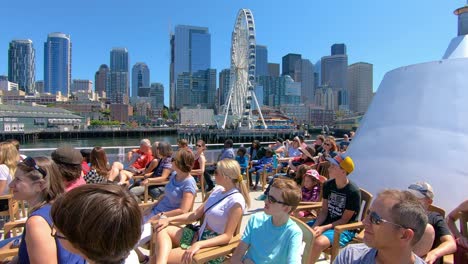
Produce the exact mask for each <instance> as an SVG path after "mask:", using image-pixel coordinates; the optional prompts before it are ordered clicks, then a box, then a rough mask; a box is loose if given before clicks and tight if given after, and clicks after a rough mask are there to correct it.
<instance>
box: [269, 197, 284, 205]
mask: <svg viewBox="0 0 468 264" xmlns="http://www.w3.org/2000/svg"><path fill="white" fill-rule="evenodd" d="M267 199H268V202H270V203H272V204H275V203H278V204H283V205H289V204H287V203H285V202H280V201H278V200H276V198H275V197H273V196H271V195H268V196H267Z"/></svg>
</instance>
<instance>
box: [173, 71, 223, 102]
mask: <svg viewBox="0 0 468 264" xmlns="http://www.w3.org/2000/svg"><path fill="white" fill-rule="evenodd" d="M176 86H177V93H176V98H177V102H176V108H177V109H181V108H182V107H196V106H197V105H201V106H202V107H204V108H212V109H214V102H215V95H216V70H214V69H208V70H204V71H196V72H193V73H188V72H184V73H181V74H179V75H178V77H177V83H176Z"/></svg>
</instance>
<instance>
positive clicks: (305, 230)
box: [291, 216, 315, 264]
mask: <svg viewBox="0 0 468 264" xmlns="http://www.w3.org/2000/svg"><path fill="white" fill-rule="evenodd" d="M291 219H292V220H293V221H294V222H295V223H296V224H297V226H299V228H300V229H301V231H302V242H303V248H302V262H301V263H303V264H308V263H310V261H309V256H310V249H311V248H312V245H313V244H314V239H315V237H314V232H313V230H312V228H310V226H308V225H307V224H306V223H304V222H303V221H301V220H299V219H297V218H296V217H294V216H291Z"/></svg>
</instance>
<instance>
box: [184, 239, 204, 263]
mask: <svg viewBox="0 0 468 264" xmlns="http://www.w3.org/2000/svg"><path fill="white" fill-rule="evenodd" d="M198 250H200V244H198V242H195V243H193V244H192V245H191V246H190V247H189V248H187V250H185V252H184V255H182V263H192V258H193V255H195V253H197V251H198Z"/></svg>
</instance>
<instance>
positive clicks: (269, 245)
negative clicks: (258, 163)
mask: <svg viewBox="0 0 468 264" xmlns="http://www.w3.org/2000/svg"><path fill="white" fill-rule="evenodd" d="M300 201H301V190H300V189H299V186H298V185H297V184H296V183H295V182H294V181H292V180H289V179H281V178H278V179H275V181H274V182H273V185H272V187H271V189H270V193H269V194H268V196H267V199H266V201H265V212H264V213H257V214H254V215H252V217H251V218H250V219H249V222H248V223H247V226H246V228H245V231H244V234H243V235H242V240H241V242H240V244H239V246H238V247H237V248H236V250H235V251H234V254H233V256H232V259H231V263H301V254H300V249H301V245H302V231H301V229H300V228H299V227H298V226H297V225H296V224H295V223H294V221H293V220H292V219H290V217H289V215H290V213H291V212H293V211H294V210H295V209H296V207H297V206H298V205H299V202H300ZM246 252H247V254H246Z"/></svg>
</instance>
